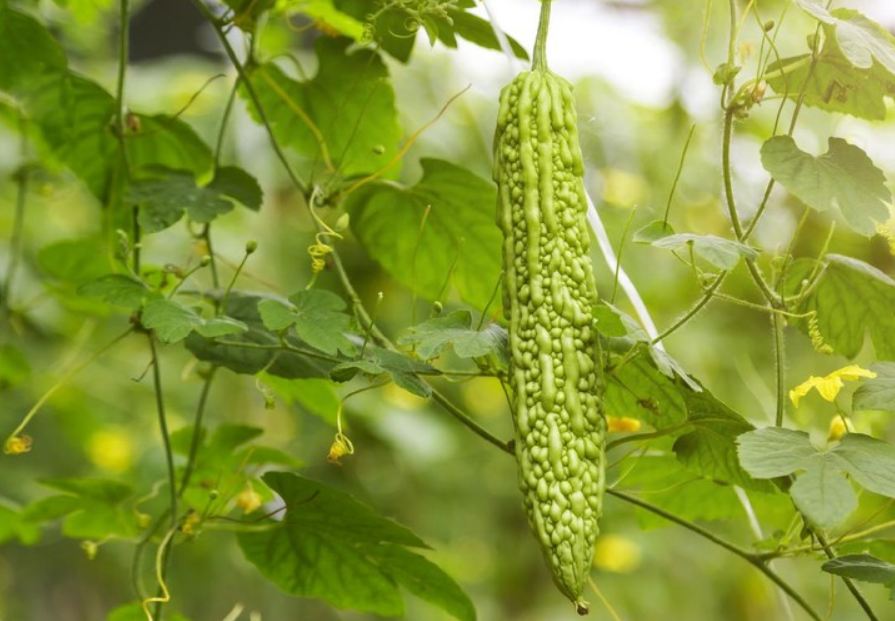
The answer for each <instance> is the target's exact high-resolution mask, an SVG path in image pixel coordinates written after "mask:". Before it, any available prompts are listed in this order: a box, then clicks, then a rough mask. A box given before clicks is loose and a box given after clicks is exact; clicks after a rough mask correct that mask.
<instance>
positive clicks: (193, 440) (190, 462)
mask: <svg viewBox="0 0 895 621" xmlns="http://www.w3.org/2000/svg"><path fill="white" fill-rule="evenodd" d="M217 370H218V367H216V366H213V367H211V370H210V371H209V372H208V375H207V376H206V377H205V382H204V383H203V384H202V392H201V393H199V404H198V405H197V406H196V417H195V419H194V420H193V432H192V436H191V437H190V452H189V454H188V455H187V459H186V466H184V469H183V475H182V476H181V478H180V489H179V490H178V492H177V495H178V497H181V496H183V492H184V491H186V488H187V486H188V485H189V484H190V478H191V477H192V476H193V469H194V468H195V467H196V456H197V455H198V454H199V445H200V444H201V442H202V418H203V416H204V414H205V404H206V403H207V402H208V394H209V393H210V392H211V384H212V382H213V381H214V376H215V373H216V372H217Z"/></svg>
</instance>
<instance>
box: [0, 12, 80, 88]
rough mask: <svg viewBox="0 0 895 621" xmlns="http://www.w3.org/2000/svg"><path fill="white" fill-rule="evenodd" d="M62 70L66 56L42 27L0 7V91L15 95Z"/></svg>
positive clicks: (22, 14) (24, 16) (17, 13)
mask: <svg viewBox="0 0 895 621" xmlns="http://www.w3.org/2000/svg"><path fill="white" fill-rule="evenodd" d="M65 66H66V59H65V52H63V51H62V48H61V47H60V46H59V44H58V43H57V42H56V40H55V39H54V38H53V36H52V35H51V34H50V33H49V31H48V30H47V29H46V28H45V27H44V26H43V24H41V23H40V22H39V21H37V20H36V19H34V18H33V17H31V16H30V15H25V14H24V13H19V12H18V11H13V10H12V9H10V8H9V7H7V6H6V5H5V4H0V90H5V91H12V92H16V90H17V87H19V86H21V85H22V84H23V83H25V82H28V81H30V80H32V79H34V78H35V77H37V76H39V75H41V74H43V73H46V72H49V71H56V70H64V69H65Z"/></svg>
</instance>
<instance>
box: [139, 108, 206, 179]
mask: <svg viewBox="0 0 895 621" xmlns="http://www.w3.org/2000/svg"><path fill="white" fill-rule="evenodd" d="M131 118H132V119H133V120H132V121H131V125H132V126H135V127H137V128H138V129H136V130H132V131H130V132H129V133H128V134H127V137H126V140H125V145H127V155H128V165H129V166H130V168H131V173H132V174H133V175H134V176H135V177H142V176H144V175H150V176H151V175H152V173H153V172H154V170H155V169H157V168H159V167H161V168H167V169H169V170H184V171H189V172H190V173H191V174H192V175H193V176H194V177H196V178H198V179H201V178H205V177H207V176H208V175H210V174H211V172H212V168H213V166H214V156H213V155H212V153H211V149H210V148H209V146H208V145H207V144H205V142H204V141H203V140H202V139H201V138H200V137H199V135H198V134H197V133H196V132H195V130H193V128H192V127H190V126H189V124H187V123H186V122H184V121H182V120H180V119H179V118H177V117H173V116H168V115H165V114H158V115H154V116H149V115H145V114H133V115H132V117H131Z"/></svg>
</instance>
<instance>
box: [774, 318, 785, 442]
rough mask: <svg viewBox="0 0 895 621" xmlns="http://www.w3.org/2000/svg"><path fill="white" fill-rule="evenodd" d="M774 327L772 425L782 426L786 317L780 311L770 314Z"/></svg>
mask: <svg viewBox="0 0 895 621" xmlns="http://www.w3.org/2000/svg"><path fill="white" fill-rule="evenodd" d="M771 325H772V326H773V328H774V370H775V372H776V380H777V382H776V391H775V393H776V399H775V402H776V412H775V416H774V426H776V427H782V426H783V415H784V414H785V413H786V333H785V330H784V329H785V327H786V319H784V318H783V317H781V316H780V313H773V314H772V315H771Z"/></svg>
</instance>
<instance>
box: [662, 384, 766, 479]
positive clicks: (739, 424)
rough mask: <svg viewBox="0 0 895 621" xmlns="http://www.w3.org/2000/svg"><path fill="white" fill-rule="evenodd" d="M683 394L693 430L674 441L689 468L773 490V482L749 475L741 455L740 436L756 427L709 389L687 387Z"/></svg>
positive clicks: (681, 459) (679, 455) (712, 475)
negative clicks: (741, 461)
mask: <svg viewBox="0 0 895 621" xmlns="http://www.w3.org/2000/svg"><path fill="white" fill-rule="evenodd" d="M682 396H683V398H684V403H685V405H686V408H687V421H688V422H689V425H688V427H687V428H688V429H690V431H688V432H687V433H685V434H683V435H682V436H680V437H679V438H678V439H677V440H675V442H674V447H673V449H674V453H675V454H676V455H677V458H678V459H679V460H680V461H681V463H683V464H684V466H685V467H686V468H687V469H688V470H691V471H692V472H696V473H698V474H701V475H702V476H705V477H707V478H710V479H713V480H716V481H724V482H726V483H730V484H732V485H739V486H741V487H745V488H748V489H754V490H757V491H762V492H770V491H773V487H772V486H771V485H770V484H768V483H766V482H764V481H756V480H755V479H754V478H753V477H751V476H749V474H750V473H748V472H747V471H746V470H744V469H743V468H742V467H741V466H740V461H739V459H738V458H737V445H736V441H737V437H738V436H741V435H742V434H743V433H745V432H747V431H750V430H752V429H754V427H753V426H752V425H751V424H750V423H749V422H748V421H747V420H746V419H745V418H743V417H742V416H740V415H739V414H737V413H736V412H734V411H733V410H731V409H730V408H729V407H727V406H726V405H724V404H723V403H721V402H720V401H718V400H717V399H716V398H715V397H714V396H712V395H711V394H710V393H709V392H708V391H703V392H698V393H697V392H691V391H688V390H684V391H682ZM756 478H760V477H756Z"/></svg>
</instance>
